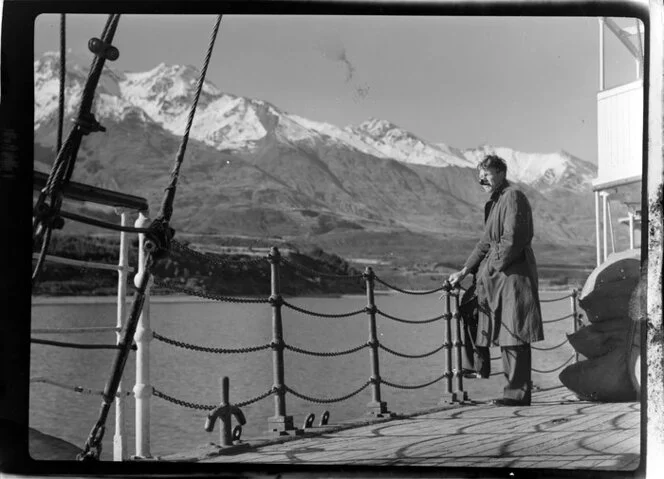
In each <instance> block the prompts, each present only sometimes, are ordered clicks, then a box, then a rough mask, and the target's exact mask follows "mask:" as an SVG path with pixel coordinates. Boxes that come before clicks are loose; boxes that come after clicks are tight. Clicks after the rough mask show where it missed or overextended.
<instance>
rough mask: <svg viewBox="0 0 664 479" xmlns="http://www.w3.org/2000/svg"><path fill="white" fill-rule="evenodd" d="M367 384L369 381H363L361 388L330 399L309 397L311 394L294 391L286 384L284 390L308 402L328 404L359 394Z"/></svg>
mask: <svg viewBox="0 0 664 479" xmlns="http://www.w3.org/2000/svg"><path fill="white" fill-rule="evenodd" d="M369 384H371V381H367V382H366V383H364V385H363V386H362V387H361V388H359V389H357V390H355V391H353V392H352V393H350V394H346V395H345V396H341V397H338V398H331V399H321V398H314V397H311V396H305V395H304V394H300V393H298V392H297V391H294V390H293V389H291V388H290V387H288V386H286V391H288V392H289V393H291V394H292V395H293V396H296V397H299V398H300V399H304V400H305V401H310V402H313V403H318V404H330V403H335V402H341V401H345V400H346V399H350V398H352V397H353V396H355V395H357V394H359V393H360V392H362V391H363V390H364V389H366V387H367V386H368V385H369Z"/></svg>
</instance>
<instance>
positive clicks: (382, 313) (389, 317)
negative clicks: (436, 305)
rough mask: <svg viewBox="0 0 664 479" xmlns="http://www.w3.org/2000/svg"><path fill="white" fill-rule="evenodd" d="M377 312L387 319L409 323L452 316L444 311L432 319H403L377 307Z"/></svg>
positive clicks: (421, 322)
mask: <svg viewBox="0 0 664 479" xmlns="http://www.w3.org/2000/svg"><path fill="white" fill-rule="evenodd" d="M376 313H378V314H379V315H381V316H383V317H385V318H387V319H391V320H393V321H398V322H400V323H409V324H425V323H433V322H434V321H438V320H441V319H443V318H445V317H447V316H450V317H451V316H452V315H451V313H443V314H441V315H440V316H436V317H435V318H431V319H401V318H396V317H394V316H390V315H389V314H387V313H384V312H383V311H381V310H380V309H377V308H376Z"/></svg>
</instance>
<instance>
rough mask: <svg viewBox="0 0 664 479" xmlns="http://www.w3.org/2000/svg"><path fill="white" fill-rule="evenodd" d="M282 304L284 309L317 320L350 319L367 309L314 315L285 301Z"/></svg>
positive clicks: (312, 312) (314, 313)
mask: <svg viewBox="0 0 664 479" xmlns="http://www.w3.org/2000/svg"><path fill="white" fill-rule="evenodd" d="M282 302H283V305H284V306H286V307H288V308H290V309H292V310H294V311H297V312H298V313H302V314H307V315H309V316H315V317H317V318H350V317H351V316H357V315H358V314H362V313H366V312H367V308H362V309H360V310H357V311H352V312H350V313H338V314H337V313H316V312H314V311H308V310H306V309H302V308H299V307H297V306H295V305H294V304H291V303H289V302H288V301H286V300H282Z"/></svg>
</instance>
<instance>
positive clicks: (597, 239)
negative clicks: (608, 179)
mask: <svg viewBox="0 0 664 479" xmlns="http://www.w3.org/2000/svg"><path fill="white" fill-rule="evenodd" d="M595 246H596V247H597V266H599V265H600V264H601V263H602V247H601V241H600V228H599V191H595Z"/></svg>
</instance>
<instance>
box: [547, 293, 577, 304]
mask: <svg viewBox="0 0 664 479" xmlns="http://www.w3.org/2000/svg"><path fill="white" fill-rule="evenodd" d="M572 296H574V295H573V294H568V295H567V296H563V297H561V298H553V299H540V303H555V302H556V301H562V300H563V299H567V298H571V297H572Z"/></svg>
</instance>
